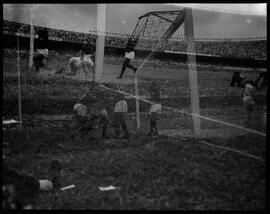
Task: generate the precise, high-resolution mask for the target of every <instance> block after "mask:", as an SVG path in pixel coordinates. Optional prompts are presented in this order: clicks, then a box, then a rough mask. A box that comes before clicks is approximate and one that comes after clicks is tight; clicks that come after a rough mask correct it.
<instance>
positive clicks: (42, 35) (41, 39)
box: [37, 27, 48, 49]
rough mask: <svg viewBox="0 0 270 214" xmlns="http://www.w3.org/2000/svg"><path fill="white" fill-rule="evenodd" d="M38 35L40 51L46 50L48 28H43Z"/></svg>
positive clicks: (38, 31)
mask: <svg viewBox="0 0 270 214" xmlns="http://www.w3.org/2000/svg"><path fill="white" fill-rule="evenodd" d="M37 34H38V49H46V48H47V45H48V44H47V43H48V30H47V28H44V27H41V28H39V29H38V30H37Z"/></svg>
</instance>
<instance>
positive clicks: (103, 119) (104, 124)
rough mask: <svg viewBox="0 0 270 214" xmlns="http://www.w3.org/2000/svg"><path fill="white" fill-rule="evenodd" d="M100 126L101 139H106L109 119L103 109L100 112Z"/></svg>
mask: <svg viewBox="0 0 270 214" xmlns="http://www.w3.org/2000/svg"><path fill="white" fill-rule="evenodd" d="M100 124H101V126H102V138H103V139H107V138H108V136H107V128H108V124H109V118H108V113H107V110H106V108H105V107H104V108H103V109H102V110H101V111H100Z"/></svg>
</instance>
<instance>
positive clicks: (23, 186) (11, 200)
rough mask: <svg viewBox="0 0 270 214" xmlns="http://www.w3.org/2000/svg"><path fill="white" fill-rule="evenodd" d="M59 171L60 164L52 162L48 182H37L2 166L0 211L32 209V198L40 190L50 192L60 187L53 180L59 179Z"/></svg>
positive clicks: (30, 177)
mask: <svg viewBox="0 0 270 214" xmlns="http://www.w3.org/2000/svg"><path fill="white" fill-rule="evenodd" d="M56 163H57V164H56ZM60 170H61V166H60V163H59V162H58V161H52V162H51V168H50V176H51V178H50V180H38V179H36V178H34V177H32V176H28V175H23V174H20V173H18V172H16V171H15V170H13V169H10V168H8V167H6V166H4V167H3V169H2V179H3V180H2V209H32V208H33V206H32V203H33V201H34V197H35V196H36V195H37V194H38V193H39V191H40V190H43V191H51V190H53V189H54V188H56V187H60V186H59V185H58V184H59V183H60V181H56V179H55V178H56V177H57V178H58V177H59V173H60Z"/></svg>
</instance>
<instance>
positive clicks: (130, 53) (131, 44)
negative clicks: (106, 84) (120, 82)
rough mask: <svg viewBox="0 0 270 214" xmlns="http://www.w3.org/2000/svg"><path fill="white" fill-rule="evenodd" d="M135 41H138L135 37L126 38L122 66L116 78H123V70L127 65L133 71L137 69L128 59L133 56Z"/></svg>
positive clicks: (131, 58)
mask: <svg viewBox="0 0 270 214" xmlns="http://www.w3.org/2000/svg"><path fill="white" fill-rule="evenodd" d="M137 42H138V40H136V39H129V40H128V43H127V45H126V50H125V60H124V63H123V66H122V70H121V74H120V75H119V76H118V77H117V79H122V78H123V75H124V72H125V70H126V68H127V67H128V68H131V69H132V70H133V72H134V73H135V72H136V71H137V68H135V67H134V66H132V65H131V64H130V61H131V60H133V59H134V58H135V52H134V48H135V46H136V44H137Z"/></svg>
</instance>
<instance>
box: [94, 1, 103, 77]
mask: <svg viewBox="0 0 270 214" xmlns="http://www.w3.org/2000/svg"><path fill="white" fill-rule="evenodd" d="M105 26H106V4H97V41H96V65H95V80H94V81H95V82H98V81H100V79H101V75H102V71H103V60H104V46H105Z"/></svg>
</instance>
